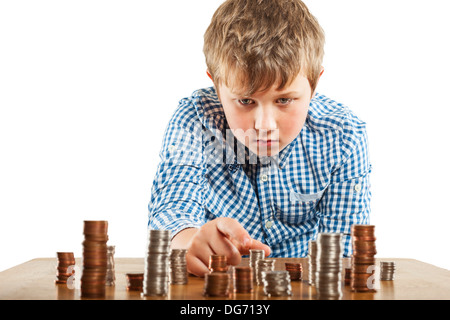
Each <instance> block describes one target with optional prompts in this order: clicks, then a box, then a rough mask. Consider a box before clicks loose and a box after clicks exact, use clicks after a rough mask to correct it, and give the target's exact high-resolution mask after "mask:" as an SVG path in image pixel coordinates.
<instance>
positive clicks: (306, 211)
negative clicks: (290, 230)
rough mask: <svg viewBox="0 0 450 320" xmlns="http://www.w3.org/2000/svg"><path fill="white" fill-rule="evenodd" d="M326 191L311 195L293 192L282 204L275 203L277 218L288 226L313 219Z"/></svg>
mask: <svg viewBox="0 0 450 320" xmlns="http://www.w3.org/2000/svg"><path fill="white" fill-rule="evenodd" d="M324 191H325V190H322V191H320V192H317V193H311V194H303V193H297V192H293V191H291V192H290V193H288V194H286V196H285V197H284V199H283V201H282V203H275V211H276V218H277V219H278V220H280V221H282V222H284V223H286V224H300V223H303V222H305V221H308V220H311V219H313V218H314V217H315V213H316V207H317V205H318V203H319V201H320V199H321V198H322V195H323V192H324Z"/></svg>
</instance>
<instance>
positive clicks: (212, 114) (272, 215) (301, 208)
mask: <svg viewBox="0 0 450 320" xmlns="http://www.w3.org/2000/svg"><path fill="white" fill-rule="evenodd" d="M228 129H229V127H228V124H227V121H226V119H225V115H224V112H223V108H222V106H221V103H220V101H219V99H218V97H217V94H216V91H215V89H214V87H211V88H205V89H201V90H197V91H195V92H194V93H193V94H192V96H191V97H188V98H184V99H182V100H181V101H180V103H179V105H178V108H177V109H176V110H175V112H174V114H173V116H172V118H171V119H170V121H169V124H168V126H167V128H166V131H165V133H164V139H163V143H162V148H161V151H160V158H161V161H160V163H159V165H158V167H157V170H156V175H155V178H154V181H153V185H152V190H151V199H150V202H149V205H148V210H149V222H148V226H149V228H151V229H166V230H171V233H172V236H174V235H175V234H176V233H178V232H179V231H181V230H183V229H185V228H189V227H194V228H199V227H201V226H202V225H203V224H204V223H206V222H208V221H210V220H212V219H215V218H217V217H231V218H234V219H237V220H238V221H239V222H240V223H241V225H242V226H243V227H244V228H245V229H246V230H247V231H248V233H249V234H250V236H251V237H252V238H254V239H258V240H260V241H261V242H263V243H266V244H267V245H269V246H270V248H271V250H272V253H271V256H272V257H305V256H306V255H307V254H308V243H309V240H314V239H316V237H317V234H318V233H322V232H338V233H341V234H342V235H343V236H342V239H343V249H344V250H343V251H344V256H350V255H351V253H352V246H351V237H350V227H351V225H352V224H369V214H370V199H371V191H370V181H369V175H370V172H371V164H370V162H369V153H368V141H367V133H366V126H365V123H364V122H363V121H361V120H360V119H358V118H357V117H356V116H355V114H353V113H352V111H351V110H349V109H348V107H346V106H345V105H342V104H340V103H337V102H335V101H333V100H331V99H329V98H327V97H326V96H324V95H321V94H318V93H316V95H315V96H314V97H313V98H312V99H311V102H310V106H309V110H308V115H307V118H306V122H305V124H304V126H303V128H302V130H301V132H300V134H299V135H298V136H297V138H295V139H294V140H293V141H292V142H291V143H290V144H289V145H288V146H286V147H285V148H284V149H283V150H281V151H280V153H279V154H278V155H276V156H275V157H271V158H269V159H267V158H266V159H265V160H270V161H263V160H264V159H262V160H261V159H259V158H258V159H257V160H256V161H254V160H252V159H254V158H252V156H254V154H253V153H252V152H251V151H249V149H248V148H246V147H244V150H243V151H242V149H239V147H240V146H242V145H241V144H240V143H239V142H237V141H236V139H235V138H234V142H235V143H230V139H229V138H230V135H227V134H228V133H229V131H230V130H228ZM231 137H232V136H231ZM227 141H228V142H227ZM239 150H240V151H239Z"/></svg>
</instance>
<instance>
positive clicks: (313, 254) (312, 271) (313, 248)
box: [308, 240, 317, 286]
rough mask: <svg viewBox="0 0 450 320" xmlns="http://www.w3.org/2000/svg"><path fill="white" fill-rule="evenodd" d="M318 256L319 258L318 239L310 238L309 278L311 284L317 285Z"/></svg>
mask: <svg viewBox="0 0 450 320" xmlns="http://www.w3.org/2000/svg"><path fill="white" fill-rule="evenodd" d="M316 258H317V241H316V240H310V241H309V246H308V262H309V279H308V283H309V284H310V285H311V286H315V285H316Z"/></svg>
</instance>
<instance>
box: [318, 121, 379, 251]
mask: <svg viewBox="0 0 450 320" xmlns="http://www.w3.org/2000/svg"><path fill="white" fill-rule="evenodd" d="M340 153H341V157H342V162H341V165H340V166H339V167H338V168H336V169H335V170H334V172H333V173H332V175H331V179H330V184H329V185H328V187H327V189H326V190H325V192H324V195H323V197H322V199H321V200H320V202H319V206H318V215H319V218H320V219H319V221H320V222H319V230H318V232H338V233H341V234H343V246H344V256H346V257H348V256H350V255H351V254H352V245H351V225H352V224H369V223H370V219H369V218H370V210H371V209H370V201H371V188H370V173H371V171H372V165H371V164H370V160H369V150H368V139H367V131H366V128H365V124H364V123H356V124H355V123H351V124H349V123H347V125H345V126H344V128H343V130H342V131H341V138H340Z"/></svg>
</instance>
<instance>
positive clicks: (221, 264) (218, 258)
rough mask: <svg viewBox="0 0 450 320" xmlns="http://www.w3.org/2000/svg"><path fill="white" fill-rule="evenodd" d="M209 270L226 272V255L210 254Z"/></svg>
mask: <svg viewBox="0 0 450 320" xmlns="http://www.w3.org/2000/svg"><path fill="white" fill-rule="evenodd" d="M209 271H211V272H227V271H228V264H227V256H222V255H217V254H212V255H210V256H209Z"/></svg>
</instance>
